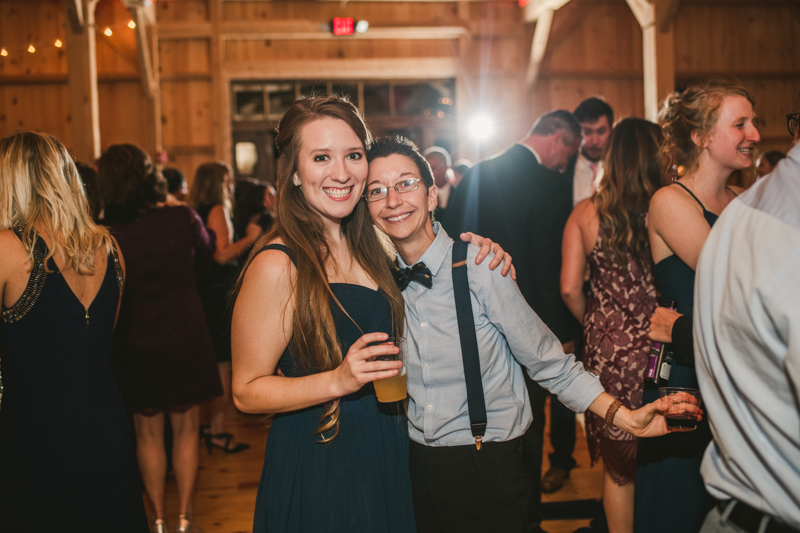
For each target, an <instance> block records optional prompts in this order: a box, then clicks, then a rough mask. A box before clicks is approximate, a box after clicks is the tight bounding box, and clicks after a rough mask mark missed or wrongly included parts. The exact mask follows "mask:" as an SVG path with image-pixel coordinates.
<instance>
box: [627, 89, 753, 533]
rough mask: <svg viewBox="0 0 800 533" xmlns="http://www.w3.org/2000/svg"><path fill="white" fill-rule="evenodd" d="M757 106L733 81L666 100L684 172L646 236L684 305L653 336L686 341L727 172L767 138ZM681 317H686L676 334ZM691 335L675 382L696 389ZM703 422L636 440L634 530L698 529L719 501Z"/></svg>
mask: <svg viewBox="0 0 800 533" xmlns="http://www.w3.org/2000/svg"><path fill="white" fill-rule="evenodd" d="M753 106H754V100H753V97H752V96H751V95H750V93H749V92H748V91H747V90H746V89H744V88H743V87H739V86H736V85H734V84H731V83H726V82H709V83H703V84H697V85H691V86H689V87H688V88H687V89H686V90H685V91H683V92H682V93H675V94H672V95H670V96H669V97H667V99H666V101H665V102H664V107H663V109H662V111H661V116H660V121H661V123H662V127H663V130H664V143H663V144H662V147H661V152H662V154H663V155H664V156H665V158H666V160H667V163H668V164H669V165H670V166H672V165H677V166H680V167H683V168H684V169H685V172H684V173H683V175H682V177H680V178H679V179H678V180H677V182H676V183H673V184H672V185H670V186H668V187H664V188H662V189H661V190H659V191H658V192H657V193H656V194H655V195H654V196H653V199H652V200H651V202H650V210H649V212H648V232H649V235H650V249H651V251H652V254H653V261H654V262H655V275H656V282H657V284H658V288H659V290H660V292H661V300H662V302H667V301H671V300H672V301H675V302H677V304H678V308H677V312H673V311H668V310H666V309H664V308H659V309H658V310H657V311H656V315H655V316H654V318H653V319H652V327H651V332H650V338H651V339H654V340H660V341H664V342H672V341H673V337H678V336H679V330H683V331H682V332H681V333H682V334H681V335H680V337H681V338H682V339H685V338H687V335H686V331H685V329H687V328H686V326H687V325H688V329H690V328H691V318H690V317H691V314H692V306H693V301H694V297H693V295H694V276H695V267H696V266H697V258H698V256H699V255H700V249H701V248H702V247H703V243H704V242H705V240H706V238H707V237H708V233H709V232H710V231H711V226H712V225H713V224H714V222H716V220H717V217H718V216H719V214H720V213H721V212H722V210H723V209H725V207H726V206H727V205H728V204H729V203H730V202H731V201H732V200H733V199H734V198H735V197H736V195H737V194H739V192H741V190H740V189H738V188H736V187H729V186H727V185H726V183H727V180H728V177H729V176H730V175H731V173H732V172H734V171H736V170H741V169H746V168H749V167H751V166H752V165H753V155H754V152H755V147H756V144H757V143H758V142H759V141H760V140H761V137H760V136H759V134H758V130H757V129H756V127H755V124H754V122H753V121H754V118H755V113H754V111H753ZM679 315H684V318H682V319H680V322H679V323H678V324H675V328H674V330H673V324H674V323H675V320H676V319H677V318H678V317H679ZM688 339H689V340H688V345H689V347H688V348H686V349H684V348H683V347H682V346H680V343H679V342H678V338H675V339H674V340H675V345H674V353H675V361H674V362H673V365H672V372H671V374H670V377H669V386H670V387H689V388H697V387H698V383H697V376H696V374H695V370H694V357H693V354H692V353H691V332H689V333H688ZM684 344H687V343H684ZM701 392H702V391H701ZM657 397H658V390H656V389H655V388H652V389H648V388H647V387H645V391H644V396H643V401H644V402H649V401H653V399H655V398H657ZM697 426H698V427H697V430H696V431H692V432H687V433H671V434H669V435H665V436H663V437H658V438H655V439H647V440H641V441H639V451H638V456H637V462H638V469H637V472H636V494H635V501H636V504H635V531H637V532H640V533H660V532H663V533H675V532H681V533H684V532H685V533H694V532H697V531H699V529H700V526H701V525H702V523H703V520H704V519H705V516H706V513H707V512H708V511H709V509H710V506H711V505H712V504H713V500H712V499H711V497H710V496H709V494H708V493H707V492H706V490H705V487H704V485H703V480H702V478H701V477H700V463H701V461H702V458H703V453H704V451H705V448H706V446H707V445H708V443H709V442H710V441H711V431H710V429H709V426H708V421H707V420H704V421H702V422H700V423H698V425H697Z"/></svg>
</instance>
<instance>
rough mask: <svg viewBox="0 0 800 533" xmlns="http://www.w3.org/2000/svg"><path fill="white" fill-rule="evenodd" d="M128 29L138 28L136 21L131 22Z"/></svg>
mask: <svg viewBox="0 0 800 533" xmlns="http://www.w3.org/2000/svg"><path fill="white" fill-rule="evenodd" d="M128 27H129V28H130V29H134V28H135V27H136V23H135V22H134V21H130V22H129V23H128Z"/></svg>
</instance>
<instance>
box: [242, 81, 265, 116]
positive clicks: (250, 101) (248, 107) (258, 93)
mask: <svg viewBox="0 0 800 533" xmlns="http://www.w3.org/2000/svg"><path fill="white" fill-rule="evenodd" d="M236 114H237V115H238V116H239V117H240V118H258V117H261V116H262V115H263V114H264V92H263V91H262V90H261V88H260V87H259V88H258V89H242V90H238V91H236Z"/></svg>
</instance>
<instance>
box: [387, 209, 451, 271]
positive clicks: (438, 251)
mask: <svg viewBox="0 0 800 533" xmlns="http://www.w3.org/2000/svg"><path fill="white" fill-rule="evenodd" d="M433 233H435V234H436V238H435V239H433V242H432V243H431V245H430V246H428V249H427V250H425V253H424V254H422V257H420V258H419V261H417V263H419V262H420V261H421V262H423V263H425V266H426V267H428V269H429V270H430V271H431V276H436V274H437V273H438V272H439V269H440V268H441V267H442V264H443V263H444V260H445V258H446V257H447V256H448V254H449V253H450V248H451V247H452V246H453V240H452V239H451V238H450V237H449V236H448V235H447V232H446V231H445V230H444V228H442V225H441V224H440V223H438V222H434V223H433ZM397 262H398V264H399V265H400V268H406V267H408V266H409V265H407V264H406V262H405V261H403V257H402V256H401V255H400V254H397Z"/></svg>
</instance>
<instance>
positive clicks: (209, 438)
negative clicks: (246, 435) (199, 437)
mask: <svg viewBox="0 0 800 533" xmlns="http://www.w3.org/2000/svg"><path fill="white" fill-rule="evenodd" d="M215 440H222V441H224V443H223V444H217V443H216V442H214V441H215ZM249 447H250V445H249V444H247V443H246V442H237V443H236V444H233V434H232V433H220V434H218V435H214V434H212V433H208V434H207V435H206V448H208V453H211V450H212V449H214V448H219V449H221V450H222V451H223V452H225V453H239V452H243V451H245V450H246V449H248V448H249Z"/></svg>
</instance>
